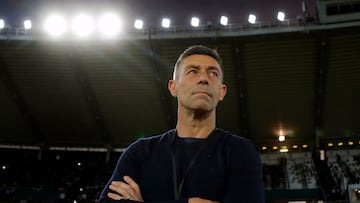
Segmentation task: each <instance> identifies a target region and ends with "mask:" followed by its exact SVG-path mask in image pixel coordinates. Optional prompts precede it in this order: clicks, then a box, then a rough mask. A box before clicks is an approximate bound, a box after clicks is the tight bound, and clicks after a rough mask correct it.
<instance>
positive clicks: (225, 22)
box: [220, 16, 229, 26]
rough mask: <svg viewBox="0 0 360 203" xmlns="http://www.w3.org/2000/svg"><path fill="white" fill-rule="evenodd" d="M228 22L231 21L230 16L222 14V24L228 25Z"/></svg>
mask: <svg viewBox="0 0 360 203" xmlns="http://www.w3.org/2000/svg"><path fill="white" fill-rule="evenodd" d="M228 22H229V19H228V17H226V16H221V17H220V24H221V25H223V26H226V25H228Z"/></svg>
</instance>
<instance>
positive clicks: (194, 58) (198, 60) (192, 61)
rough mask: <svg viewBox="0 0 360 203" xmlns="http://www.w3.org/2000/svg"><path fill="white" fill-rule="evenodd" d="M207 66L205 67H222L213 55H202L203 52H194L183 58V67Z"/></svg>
mask: <svg viewBox="0 0 360 203" xmlns="http://www.w3.org/2000/svg"><path fill="white" fill-rule="evenodd" d="M190 65H191V66H194V65H195V66H205V67H209V66H210V67H217V68H219V69H220V64H219V62H217V60H216V59H214V58H213V57H211V56H208V55H202V54H194V55H190V56H188V57H186V58H184V59H183V61H182V62H181V65H180V66H181V67H187V66H190Z"/></svg>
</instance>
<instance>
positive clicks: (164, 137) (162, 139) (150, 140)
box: [134, 129, 175, 144]
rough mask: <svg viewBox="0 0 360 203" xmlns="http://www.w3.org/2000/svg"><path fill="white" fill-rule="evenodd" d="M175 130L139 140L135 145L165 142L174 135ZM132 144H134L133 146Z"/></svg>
mask: <svg viewBox="0 0 360 203" xmlns="http://www.w3.org/2000/svg"><path fill="white" fill-rule="evenodd" d="M174 132H175V129H171V130H168V131H166V132H163V133H161V134H157V135H151V136H148V137H143V138H139V139H138V140H136V141H135V143H137V144H145V143H155V142H159V141H160V142H167V141H169V140H170V137H171V136H172V135H173V134H174ZM135 143H134V144H135Z"/></svg>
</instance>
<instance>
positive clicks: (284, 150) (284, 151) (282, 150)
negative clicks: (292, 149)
mask: <svg viewBox="0 0 360 203" xmlns="http://www.w3.org/2000/svg"><path fill="white" fill-rule="evenodd" d="M279 151H280V152H281V153H286V152H288V151H289V150H288V149H286V148H285V149H280V150H279Z"/></svg>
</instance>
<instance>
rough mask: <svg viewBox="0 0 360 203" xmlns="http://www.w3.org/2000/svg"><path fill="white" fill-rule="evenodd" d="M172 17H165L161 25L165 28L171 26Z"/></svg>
mask: <svg viewBox="0 0 360 203" xmlns="http://www.w3.org/2000/svg"><path fill="white" fill-rule="evenodd" d="M170 23H171V22H170V19H168V18H163V19H162V22H161V26H163V27H164V28H169V27H170Z"/></svg>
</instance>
